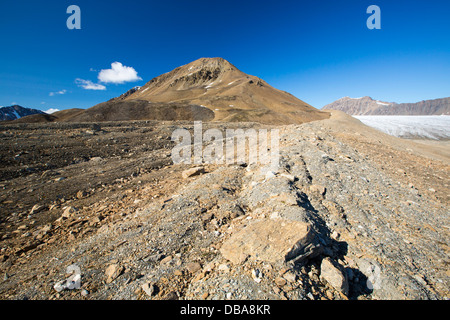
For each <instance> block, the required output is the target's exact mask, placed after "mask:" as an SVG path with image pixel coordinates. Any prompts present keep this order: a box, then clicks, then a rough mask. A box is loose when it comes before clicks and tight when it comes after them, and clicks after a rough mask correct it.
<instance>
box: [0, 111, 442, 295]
mask: <svg viewBox="0 0 450 320" xmlns="http://www.w3.org/2000/svg"><path fill="white" fill-rule="evenodd" d="M203 127H204V129H208V128H218V129H220V130H225V129H226V128H243V129H246V128H262V126H261V125H259V124H256V123H220V122H218V123H213V122H211V123H204V124H203ZM177 128H186V129H189V130H192V128H193V124H192V122H157V121H134V122H105V123H101V124H100V125H96V124H92V123H90V124H88V123H41V124H39V123H36V124H7V125H2V126H0V136H1V144H0V162H1V164H2V165H1V168H0V219H1V220H0V276H1V278H0V298H1V299H51V300H53V299H93V300H96V299H155V300H160V299H166V300H167V299H283V300H286V299H310V300H320V299H322V300H336V299H342V300H345V299H448V298H450V292H449V287H450V272H449V267H448V265H449V262H450V259H449V227H450V221H449V203H450V189H449V184H450V181H449V180H450V175H449V171H450V162H449V156H448V150H446V149H445V148H435V146H434V145H433V144H424V143H415V142H413V141H407V140H403V139H399V138H395V137H391V136H388V135H385V134H383V133H380V132H378V131H376V130H374V129H371V128H369V127H366V126H364V125H362V124H361V123H360V122H359V121H357V120H355V119H353V118H350V117H348V116H345V115H343V114H341V113H339V112H333V114H332V117H331V118H330V119H327V120H321V121H314V122H309V123H305V124H301V125H287V126H280V127H276V128H278V129H279V130H280V141H279V144H280V166H279V168H278V169H277V170H273V169H271V168H269V167H267V166H264V165H260V164H249V163H243V164H232V165H213V164H205V165H201V166H200V168H198V167H199V165H187V164H173V162H172V159H171V150H172V148H173V146H174V142H172V141H171V134H172V132H173V130H174V129H177ZM264 128H267V129H270V128H275V127H270V126H264ZM194 167H197V169H193V170H189V169H192V168H194ZM68 267H69V269H71V268H72V269H74V268H75V269H77V270H79V275H78V278H77V279H79V282H78V283H79V284H80V287H79V288H77V287H76V288H74V289H71V288H70V286H69V288H67V284H68V283H69V282H67V281H66V279H68V278H69V276H71V274H69V273H66V271H67V269H68ZM73 275H74V274H72V276H73ZM72 280H74V278H72Z"/></svg>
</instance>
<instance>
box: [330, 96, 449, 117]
mask: <svg viewBox="0 0 450 320" xmlns="http://www.w3.org/2000/svg"><path fill="white" fill-rule="evenodd" d="M322 109H323V110H340V111H343V112H345V113H347V114H350V115H410V116H416V115H450V97H448V98H442V99H434V100H424V101H420V102H416V103H395V102H386V101H380V100H374V99H372V98H371V97H367V96H366V97H362V98H350V97H344V98H341V99H339V100H336V101H334V102H332V103H330V104H327V105H326V106H324V107H323V108H322Z"/></svg>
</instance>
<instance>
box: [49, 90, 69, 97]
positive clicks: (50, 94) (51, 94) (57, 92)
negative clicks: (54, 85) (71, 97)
mask: <svg viewBox="0 0 450 320" xmlns="http://www.w3.org/2000/svg"><path fill="white" fill-rule="evenodd" d="M66 92H67V90H65V89H64V90H60V91H56V92H50V93H49V94H48V95H49V96H50V97H53V96H55V95H57V94H65V93H66Z"/></svg>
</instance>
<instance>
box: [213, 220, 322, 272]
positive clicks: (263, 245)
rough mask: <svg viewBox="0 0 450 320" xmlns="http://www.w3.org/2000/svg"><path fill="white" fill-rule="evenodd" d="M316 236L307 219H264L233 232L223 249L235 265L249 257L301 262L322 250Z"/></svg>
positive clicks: (222, 251) (268, 260)
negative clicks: (301, 220) (302, 220)
mask: <svg viewBox="0 0 450 320" xmlns="http://www.w3.org/2000/svg"><path fill="white" fill-rule="evenodd" d="M315 238H316V235H315V232H314V231H313V230H312V228H311V226H310V224H308V223H306V222H299V221H291V220H285V219H276V220H271V219H264V220H259V221H255V222H252V223H250V224H249V225H247V226H246V227H244V228H243V229H242V230H240V231H237V232H235V233H233V234H232V235H231V237H230V238H229V239H228V240H226V241H225V242H224V243H223V245H222V247H221V249H220V252H221V253H222V255H223V256H224V257H225V258H226V259H228V260H230V261H231V262H232V263H234V264H241V263H243V262H245V260H247V259H248V258H249V257H252V258H254V259H256V260H260V261H265V262H271V263H285V262H288V261H290V260H295V261H300V260H302V257H304V258H307V257H310V256H313V255H314V253H316V252H318V247H317V246H315V245H314V243H315Z"/></svg>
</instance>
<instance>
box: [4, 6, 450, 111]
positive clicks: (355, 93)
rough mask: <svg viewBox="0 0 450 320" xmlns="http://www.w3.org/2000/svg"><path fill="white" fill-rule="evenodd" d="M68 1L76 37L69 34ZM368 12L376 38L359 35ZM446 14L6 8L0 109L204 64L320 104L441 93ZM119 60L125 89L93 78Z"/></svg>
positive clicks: (92, 98)
mask: <svg viewBox="0 0 450 320" xmlns="http://www.w3.org/2000/svg"><path fill="white" fill-rule="evenodd" d="M72 4H74V5H78V6H79V7H80V9H81V27H82V29H81V30H69V29H68V28H67V27H66V20H67V18H68V17H69V16H70V15H69V14H67V13H66V10H67V7H68V6H69V5H72ZM372 4H375V5H378V6H379V7H380V9H381V30H369V29H368V28H367V27H366V20H367V18H368V17H369V14H367V13H366V9H367V7H368V6H369V5H372ZM449 14H450V1H448V0H442V1H413V0H409V1H406V0H405V1H400V0H389V1H384V0H370V1H366V0H340V1H335V0H334V1H301V0H296V1H264V0H258V1H253V0H240V1H234V0H229V1H211V0H209V1H197V0H190V1H172V0H166V1H144V0H142V1H141V0H128V1H118V0H109V1H103V0H98V1H85V0H71V1H64V0H54V1H35V0H33V1H31V0H26V1H25V0H16V1H1V2H0V43H1V48H0V106H8V105H11V104H13V103H18V104H20V105H22V106H25V107H31V108H37V109H41V110H48V109H50V108H56V109H60V110H63V109H67V108H88V107H91V106H93V105H95V104H97V103H100V102H103V101H106V100H109V99H111V98H113V97H116V96H118V95H120V94H122V93H123V92H125V91H126V90H128V89H129V88H131V87H133V86H136V85H143V84H145V83H146V82H147V81H149V80H151V79H152V78H153V77H156V76H158V75H160V74H162V73H165V72H168V71H170V70H172V69H174V68H176V67H178V66H180V65H183V64H186V63H189V62H191V61H193V60H196V59H198V58H201V57H223V58H225V59H227V60H228V61H230V62H231V63H232V64H234V65H235V66H236V67H238V68H239V69H240V70H242V71H243V72H246V73H248V74H251V75H255V76H258V77H260V78H262V79H264V80H266V81H267V82H268V83H269V84H271V85H272V86H274V87H276V88H278V89H281V90H285V91H288V92H290V93H292V94H294V95H295V96H297V97H298V98H300V99H302V100H304V101H305V102H307V103H310V104H311V105H313V106H315V107H317V108H321V107H322V106H324V105H325V104H327V103H330V102H332V101H334V100H336V99H338V98H341V97H343V96H351V97H361V96H366V95H368V96H371V97H373V98H376V99H379V100H384V101H392V102H416V101H420V100H425V99H434V98H441V97H447V96H450V90H449V88H450V22H449V21H450V16H449ZM114 62H120V65H116V67H117V66H118V67H119V68H118V69H119V70H118V71H126V72H128V73H127V74H128V76H129V77H128V78H127V77H125V78H124V79H129V80H130V81H128V82H123V83H114V81H116V82H117V81H118V80H117V79H116V80H114V79H110V80H108V77H103V78H101V79H103V80H104V82H101V81H100V80H99V73H100V71H101V70H107V69H111V68H112V66H111V64H112V63H114ZM126 67H129V68H126ZM131 68H132V69H131ZM116 71H117V70H116ZM108 72H109V74H111V73H112V74H113V75H114V72H113V71H111V70H110V71H106V74H108ZM133 72H134V73H133ZM104 75H105V74H104ZM77 79H78V80H77ZM105 79H106V80H105ZM140 79H142V80H140ZM83 81H84V82H83ZM108 81H109V82H108ZM111 81H113V82H111ZM86 84H90V85H91V86H86ZM83 86H84V88H83ZM86 88H97V89H99V88H101V89H104V90H89V89H86Z"/></svg>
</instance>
